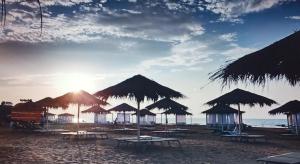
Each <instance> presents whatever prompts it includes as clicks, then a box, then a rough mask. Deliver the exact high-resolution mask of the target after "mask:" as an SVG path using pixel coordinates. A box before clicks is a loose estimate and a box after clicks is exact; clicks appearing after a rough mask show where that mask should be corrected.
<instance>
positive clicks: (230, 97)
mask: <svg viewBox="0 0 300 164" xmlns="http://www.w3.org/2000/svg"><path fill="white" fill-rule="evenodd" d="M206 104H208V105H216V104H221V105H237V106H238V111H239V112H238V118H239V133H241V117H240V112H241V110H240V104H243V105H249V106H250V107H252V106H254V105H256V104H258V105H260V106H264V105H268V106H271V105H272V104H276V102H275V101H274V100H271V99H269V98H266V97H264V96H260V95H257V94H254V93H251V92H248V91H244V90H241V89H235V90H233V91H231V92H228V93H226V94H224V95H222V96H220V97H218V98H216V99H213V100H211V101H209V102H207V103H206Z"/></svg>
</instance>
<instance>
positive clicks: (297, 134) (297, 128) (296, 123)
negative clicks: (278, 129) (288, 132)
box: [295, 113, 298, 135]
mask: <svg viewBox="0 0 300 164" xmlns="http://www.w3.org/2000/svg"><path fill="white" fill-rule="evenodd" d="M295 115H296V124H295V126H296V134H297V135H298V119H297V113H296V114H295Z"/></svg>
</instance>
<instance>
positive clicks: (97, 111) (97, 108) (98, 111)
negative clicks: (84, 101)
mask: <svg viewBox="0 0 300 164" xmlns="http://www.w3.org/2000/svg"><path fill="white" fill-rule="evenodd" d="M81 113H94V123H98V118H99V117H98V116H99V114H105V117H106V114H108V113H110V112H109V111H108V110H105V109H104V108H102V107H101V106H99V105H94V106H92V107H90V108H88V109H86V110H84V111H82V112H81ZM105 120H106V118H105Z"/></svg>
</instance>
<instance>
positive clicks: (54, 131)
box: [34, 129, 69, 134]
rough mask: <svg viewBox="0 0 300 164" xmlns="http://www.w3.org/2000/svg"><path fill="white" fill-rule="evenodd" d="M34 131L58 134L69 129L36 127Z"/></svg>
mask: <svg viewBox="0 0 300 164" xmlns="http://www.w3.org/2000/svg"><path fill="white" fill-rule="evenodd" d="M34 131H35V132H39V133H44V134H60V133H64V132H69V130H65V129H37V130H34Z"/></svg>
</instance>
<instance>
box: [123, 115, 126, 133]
mask: <svg viewBox="0 0 300 164" xmlns="http://www.w3.org/2000/svg"><path fill="white" fill-rule="evenodd" d="M123 115H124V120H123V128H124V129H125V119H126V118H125V110H123Z"/></svg>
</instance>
